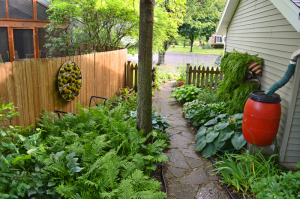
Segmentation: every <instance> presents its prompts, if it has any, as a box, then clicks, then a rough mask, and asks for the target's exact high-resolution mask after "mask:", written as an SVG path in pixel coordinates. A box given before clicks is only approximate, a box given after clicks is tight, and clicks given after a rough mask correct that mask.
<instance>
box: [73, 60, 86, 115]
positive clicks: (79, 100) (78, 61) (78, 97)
mask: <svg viewBox="0 0 300 199" xmlns="http://www.w3.org/2000/svg"><path fill="white" fill-rule="evenodd" d="M81 57H82V56H81V55H77V56H76V57H75V61H76V63H77V65H78V67H79V69H80V71H81V78H82V77H83V74H82V70H81V69H82V66H81V64H82V62H81ZM82 87H83V83H82V84H81V89H80V92H79V94H78V96H77V102H78V103H79V104H81V105H82V103H83V95H84V92H83V91H82V90H83V89H82ZM76 113H78V110H77V109H76Z"/></svg>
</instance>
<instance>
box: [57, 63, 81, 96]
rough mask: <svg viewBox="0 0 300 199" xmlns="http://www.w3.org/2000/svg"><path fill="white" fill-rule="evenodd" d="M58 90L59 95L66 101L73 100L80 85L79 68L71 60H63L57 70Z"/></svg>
mask: <svg viewBox="0 0 300 199" xmlns="http://www.w3.org/2000/svg"><path fill="white" fill-rule="evenodd" d="M57 84H58V90H59V93H60V95H61V96H62V97H63V98H64V99H65V100H67V101H72V100H74V99H75V98H76V97H77V96H78V94H79V92H80V90H81V85H82V75H81V71H80V68H79V67H78V65H77V64H76V63H75V62H73V61H67V62H65V63H64V64H63V65H62V66H61V67H60V68H59V71H58V82H57Z"/></svg>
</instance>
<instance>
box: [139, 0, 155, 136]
mask: <svg viewBox="0 0 300 199" xmlns="http://www.w3.org/2000/svg"><path fill="white" fill-rule="evenodd" d="M154 2H155V0H140V30H139V63H138V64H139V72H138V93H139V94H138V99H137V125H138V129H139V130H145V133H146V134H148V133H150V132H151V131H152V85H151V83H152V77H151V76H152V75H151V74H152V41H153V23H154V20H153V15H154Z"/></svg>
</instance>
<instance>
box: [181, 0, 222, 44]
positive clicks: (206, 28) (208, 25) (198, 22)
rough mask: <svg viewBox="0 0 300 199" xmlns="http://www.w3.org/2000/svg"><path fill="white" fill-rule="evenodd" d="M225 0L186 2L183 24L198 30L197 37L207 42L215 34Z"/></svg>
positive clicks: (193, 0) (192, 0) (188, 0)
mask: <svg viewBox="0 0 300 199" xmlns="http://www.w3.org/2000/svg"><path fill="white" fill-rule="evenodd" d="M225 3H226V0H187V2H186V14H185V15H184V19H183V21H184V23H185V24H188V25H190V26H186V28H187V27H190V29H191V31H192V28H196V29H198V30H199V36H200V37H204V38H205V39H206V41H208V39H209V37H211V35H212V34H214V33H215V32H216V28H217V25H218V23H219V20H220V17H221V15H222V11H223V9H224V6H225Z"/></svg>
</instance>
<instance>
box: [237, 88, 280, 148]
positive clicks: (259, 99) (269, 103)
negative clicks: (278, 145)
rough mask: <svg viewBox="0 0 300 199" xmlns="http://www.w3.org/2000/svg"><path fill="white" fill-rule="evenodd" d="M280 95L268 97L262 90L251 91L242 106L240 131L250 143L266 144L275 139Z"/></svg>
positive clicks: (278, 120) (278, 118)
mask: <svg viewBox="0 0 300 199" xmlns="http://www.w3.org/2000/svg"><path fill="white" fill-rule="evenodd" d="M280 101H281V100H280V96H279V95H278V94H275V93H274V94H273V95H272V96H271V97H268V96H267V95H266V94H264V91H252V92H251V93H250V95H249V98H248V100H247V102H246V104H245V107H244V116H243V123H242V131H243V135H244V138H245V140H247V142H249V143H251V144H255V145H259V146H267V145H270V144H272V142H273V140H274V139H275V137H276V135H277V132H278V128H279V122H280V116H281V106H280Z"/></svg>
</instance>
